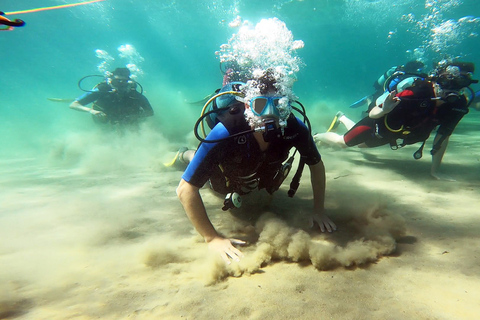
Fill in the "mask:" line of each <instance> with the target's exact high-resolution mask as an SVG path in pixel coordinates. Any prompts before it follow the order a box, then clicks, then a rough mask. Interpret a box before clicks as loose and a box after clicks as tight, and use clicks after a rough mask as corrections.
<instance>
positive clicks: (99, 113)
mask: <svg viewBox="0 0 480 320" xmlns="http://www.w3.org/2000/svg"><path fill="white" fill-rule="evenodd" d="M89 112H90V113H91V114H93V115H94V116H96V117H99V118H103V117H106V116H107V115H106V114H105V113H104V112H102V111H99V110H94V109H90V111H89Z"/></svg>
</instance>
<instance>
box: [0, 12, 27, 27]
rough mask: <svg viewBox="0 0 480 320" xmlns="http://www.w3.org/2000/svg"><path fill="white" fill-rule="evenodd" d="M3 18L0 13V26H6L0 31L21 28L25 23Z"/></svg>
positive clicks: (2, 14)
mask: <svg viewBox="0 0 480 320" xmlns="http://www.w3.org/2000/svg"><path fill="white" fill-rule="evenodd" d="M4 16H5V13H4V12H1V11H0V25H4V26H6V28H0V31H11V30H13V27H23V26H24V25H25V21H23V20H20V19H15V20H10V19H8V18H6V17H4Z"/></svg>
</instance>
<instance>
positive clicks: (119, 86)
mask: <svg viewBox="0 0 480 320" xmlns="http://www.w3.org/2000/svg"><path fill="white" fill-rule="evenodd" d="M109 82H110V85H111V86H112V87H113V88H114V89H116V90H118V91H128V90H131V89H132V88H134V86H135V82H134V81H132V80H130V79H129V78H123V77H113V78H111V79H110V81H109Z"/></svg>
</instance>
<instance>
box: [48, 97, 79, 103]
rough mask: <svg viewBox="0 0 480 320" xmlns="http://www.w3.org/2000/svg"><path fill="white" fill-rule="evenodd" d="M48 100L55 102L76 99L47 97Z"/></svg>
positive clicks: (68, 101) (66, 101) (70, 101)
mask: <svg viewBox="0 0 480 320" xmlns="http://www.w3.org/2000/svg"><path fill="white" fill-rule="evenodd" d="M47 100H50V101H53V102H63V103H72V102H73V101H75V99H60V98H47Z"/></svg>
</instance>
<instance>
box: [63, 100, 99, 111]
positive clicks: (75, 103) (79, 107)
mask: <svg viewBox="0 0 480 320" xmlns="http://www.w3.org/2000/svg"><path fill="white" fill-rule="evenodd" d="M70 109H73V110H78V111H82V112H88V113H91V114H93V115H101V114H104V113H103V112H102V111H98V110H94V109H93V108H89V107H86V106H84V105H82V104H81V103H80V102H78V101H77V100H75V101H73V102H72V103H71V104H70Z"/></svg>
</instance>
